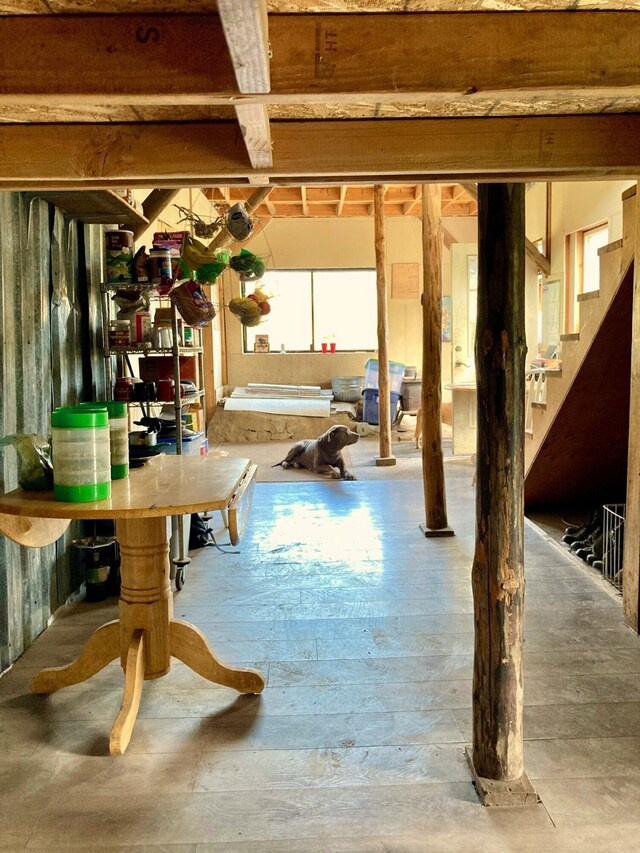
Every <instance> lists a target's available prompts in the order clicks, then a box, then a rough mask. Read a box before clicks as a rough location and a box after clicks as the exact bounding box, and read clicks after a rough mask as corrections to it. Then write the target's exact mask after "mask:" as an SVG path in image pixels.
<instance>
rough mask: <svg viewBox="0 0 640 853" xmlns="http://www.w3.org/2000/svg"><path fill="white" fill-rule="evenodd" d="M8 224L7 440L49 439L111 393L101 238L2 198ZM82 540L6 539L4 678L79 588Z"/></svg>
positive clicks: (0, 603) (7, 465)
mask: <svg viewBox="0 0 640 853" xmlns="http://www.w3.org/2000/svg"><path fill="white" fill-rule="evenodd" d="M0 223H1V225H2V227H1V228H0V435H7V434H10V433H15V432H27V433H30V432H35V433H40V434H41V435H43V436H48V435H49V418H50V414H51V408H52V406H59V405H67V404H72V403H75V402H78V401H79V400H83V399H95V398H94V397H93V396H92V395H93V394H96V395H97V396H98V395H99V396H102V395H103V393H104V387H103V375H104V374H103V370H102V366H101V359H100V355H99V352H98V350H97V342H98V341H99V340H100V337H99V334H97V332H98V326H99V324H100V322H101V320H100V310H99V305H100V294H99V286H98V284H99V276H100V269H101V267H100V264H101V252H100V249H99V247H101V245H102V240H101V231H102V229H101V228H97V227H95V226H86V227H85V226H83V225H81V224H78V223H76V222H75V221H72V222H65V219H64V217H63V215H62V214H61V213H60V211H53V209H52V208H50V207H49V205H47V204H46V203H45V202H42V201H39V200H33V201H29V199H28V198H27V197H26V196H25V195H24V194H18V193H2V192H0ZM94 232H97V235H96V234H95V233H94ZM85 246H86V247H87V249H88V250H89V253H90V255H89V256H88V257H87V259H86V260H85V258H84V254H85V252H84V250H85ZM91 255H93V257H91ZM79 257H82V260H81V262H80V263H79ZM16 486H17V460H16V453H15V451H14V450H13V449H12V448H0V488H2V490H3V491H9V490H11V489H13V488H15V487H16ZM77 535H78V530H77V528H74V526H73V525H72V526H71V527H70V528H69V531H68V533H67V535H66V536H65V537H63V538H62V539H60V540H58V542H56V543H55V544H54V545H50V546H48V547H46V548H41V549H35V548H21V547H20V546H18V545H15V544H14V543H13V542H11V541H10V540H8V539H6V538H5V537H0V671H2V670H3V669H6V667H7V666H9V665H10V664H11V663H12V662H13V661H14V660H15V659H16V658H17V657H18V656H19V655H20V654H21V653H22V652H23V651H24V649H25V648H27V647H28V646H29V645H30V644H31V642H32V641H33V640H34V639H35V637H37V636H38V634H40V633H41V632H42V631H43V630H44V628H45V627H46V625H47V621H48V619H49V617H50V616H51V613H52V612H53V611H54V610H55V609H56V608H57V607H58V606H59V605H61V604H63V603H64V602H65V601H66V600H67V599H68V598H69V596H70V595H71V594H72V593H73V592H74V590H76V589H77V588H78V586H79V585H80V583H81V581H82V578H81V577H77V576H75V577H74V576H73V572H72V571H71V568H70V565H69V559H68V545H69V542H70V540H71V539H72V538H75V536H77ZM76 574H77V573H76Z"/></svg>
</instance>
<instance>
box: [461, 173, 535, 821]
mask: <svg viewBox="0 0 640 853" xmlns="http://www.w3.org/2000/svg"><path fill="white" fill-rule="evenodd" d="M524 286H525V254H524V185H523V184H485V185H480V186H479V192H478V320H477V332H476V347H475V357H476V381H477V389H478V456H477V503H476V550H475V556H474V559H473V570H472V583H473V599H474V618H475V653H474V665H473V752H472V756H471V759H472V761H471V765H472V770H473V772H474V774H475V776H476V782H477V783H479V784H478V790H479V792H480V795H481V797H482V798H483V801H484V802H485V804H486V805H499V804H503V803H504V802H505V798H506V801H507V802H510V803H518V802H522V803H523V804H525V803H526V802H530V801H531V800H533V801H535V800H536V796H535V793H534V792H533V789H532V788H531V785H530V783H529V781H528V779H527V778H526V776H524V766H523V733H522V715H523V665H522V626H523V615H524V607H523V605H524V564H523V559H524V532H523V530H524V489H523V476H524V370H525V352H526V342H525V325H524V302H525V300H524ZM514 782H515V783H517V784H515V785H514ZM523 786H524V787H523ZM514 796H515V799H514Z"/></svg>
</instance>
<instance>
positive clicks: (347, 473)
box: [344, 471, 357, 480]
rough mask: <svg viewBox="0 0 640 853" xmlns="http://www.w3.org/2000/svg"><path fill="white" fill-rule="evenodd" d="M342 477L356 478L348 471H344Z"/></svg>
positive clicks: (346, 478) (347, 478)
mask: <svg viewBox="0 0 640 853" xmlns="http://www.w3.org/2000/svg"><path fill="white" fill-rule="evenodd" d="M344 479H345V480H356V479H357V478H356V477H354V476H353V474H350V473H349V471H345V472H344Z"/></svg>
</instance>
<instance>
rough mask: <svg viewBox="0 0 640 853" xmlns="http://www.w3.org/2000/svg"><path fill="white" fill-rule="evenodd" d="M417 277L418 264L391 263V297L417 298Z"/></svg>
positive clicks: (418, 286) (418, 294)
mask: <svg viewBox="0 0 640 853" xmlns="http://www.w3.org/2000/svg"><path fill="white" fill-rule="evenodd" d="M419 277H420V265H419V264H391V298H392V299H418V297H419V296H420V282H419Z"/></svg>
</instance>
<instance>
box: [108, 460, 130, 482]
mask: <svg viewBox="0 0 640 853" xmlns="http://www.w3.org/2000/svg"><path fill="white" fill-rule="evenodd" d="M128 476H129V466H128V465H127V464H125V465H112V466H111V479H112V480H124V479H125V478H126V477H128Z"/></svg>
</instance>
